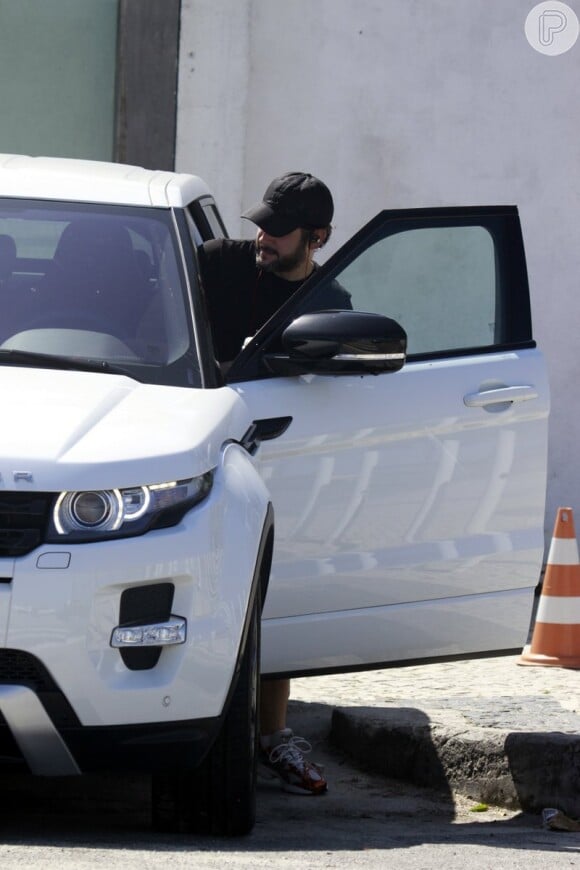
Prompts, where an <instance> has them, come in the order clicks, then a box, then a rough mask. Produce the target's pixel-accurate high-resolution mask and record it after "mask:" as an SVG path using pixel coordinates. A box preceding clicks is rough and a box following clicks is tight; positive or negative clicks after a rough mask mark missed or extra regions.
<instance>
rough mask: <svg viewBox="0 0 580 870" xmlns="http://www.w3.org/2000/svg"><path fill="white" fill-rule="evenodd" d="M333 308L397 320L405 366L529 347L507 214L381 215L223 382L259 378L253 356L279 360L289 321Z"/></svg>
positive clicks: (511, 219)
mask: <svg viewBox="0 0 580 870" xmlns="http://www.w3.org/2000/svg"><path fill="white" fill-rule="evenodd" d="M345 300H346V302H345ZM333 308H334V309H337V308H338V309H340V308H352V309H354V310H355V311H364V312H369V313H374V314H381V315H385V316H387V317H389V318H392V319H393V320H395V321H397V322H398V323H399V324H400V325H401V326H402V327H403V329H404V330H405V332H406V333H407V340H408V344H407V358H408V359H416V360H420V359H429V358H445V357H447V356H458V355H470V354H474V353H491V352H494V351H496V350H498V349H500V350H506V349H512V348H522V347H529V346H533V344H534V342H533V337H532V324H531V314H530V298H529V288H528V280H527V271H526V263H525V255H524V247H523V240H522V234H521V228H520V222H519V217H518V211H517V208H516V207H515V206H469V207H465V208H464V207H450V208H434V209H401V210H395V211H384V212H381V213H380V214H378V215H377V216H376V217H375V218H373V220H372V221H370V222H369V223H368V224H367V225H366V226H365V227H363V228H362V229H361V230H359V232H358V233H356V234H355V235H354V236H353V238H352V239H350V240H349V241H348V242H347V243H346V244H345V245H344V247H343V248H341V249H340V250H339V251H337V253H336V254H334V255H333V256H332V257H331V258H330V259H329V260H328V262H327V263H325V264H324V266H322V267H321V269H320V270H318V271H317V272H315V273H314V275H313V276H312V277H311V278H310V279H309V280H308V281H307V282H306V283H305V284H304V285H303V287H302V288H301V289H300V290H299V291H298V292H297V293H296V294H295V296H294V297H293V298H292V299H291V300H290V301H289V302H288V303H286V305H284V306H283V307H282V309H281V310H280V312H278V314H276V315H275V316H274V317H273V318H272V319H271V321H270V322H269V323H267V324H265V326H264V327H263V328H262V330H261V331H260V332H259V333H258V335H257V336H256V340H255V341H254V342H252V343H251V344H250V345H249V346H248V348H247V351H244V352H242V354H241V355H240V358H239V361H237V363H236V366H235V368H234V369H233V370H232V372H231V373H230V377H231V379H232V380H236V379H237V380H244V379H251V378H256V377H258V378H259V377H264V366H262V365H261V361H260V353H262V354H263V353H271V352H275V353H279V352H280V351H281V348H282V343H283V342H282V338H281V336H282V333H283V331H284V329H285V328H286V327H287V326H288V325H289V324H290V323H291V322H292V320H294V319H296V318H297V317H298V316H300V315H301V314H306V313H310V312H315V311H323V310H328V309H333Z"/></svg>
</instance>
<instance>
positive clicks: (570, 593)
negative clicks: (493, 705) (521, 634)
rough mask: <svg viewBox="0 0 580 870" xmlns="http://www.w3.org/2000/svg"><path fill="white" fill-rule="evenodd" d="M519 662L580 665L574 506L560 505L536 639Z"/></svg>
mask: <svg viewBox="0 0 580 870" xmlns="http://www.w3.org/2000/svg"><path fill="white" fill-rule="evenodd" d="M518 664H519V665H545V666H551V667H560V668H580V559H579V558H578V542H577V540H576V532H575V530H574V515H573V513H572V509H571V508H559V509H558V514H557V516H556V523H555V525H554V535H553V538H552V543H551V545H550V552H549V553H548V561H547V563H546V573H545V576H544V583H543V586H542V594H541V595H540V602H539V605H538V612H537V614H536V623H535V625H534V631H533V634H532V642H531V644H530V645H529V646H525V647H524V649H523V652H522V654H521V656H520V658H519V660H518Z"/></svg>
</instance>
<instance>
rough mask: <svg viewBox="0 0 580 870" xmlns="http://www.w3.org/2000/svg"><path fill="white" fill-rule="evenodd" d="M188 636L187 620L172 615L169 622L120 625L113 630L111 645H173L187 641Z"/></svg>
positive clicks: (116, 647)
mask: <svg viewBox="0 0 580 870" xmlns="http://www.w3.org/2000/svg"><path fill="white" fill-rule="evenodd" d="M186 637H187V622H186V620H185V619H183V618H182V617H181V616H172V617H171V619H169V620H168V621H167V622H155V623H153V624H151V625H132V626H127V625H120V626H117V628H115V629H114V630H113V634H112V635H111V646H112V647H114V648H115V649H120V648H121V647H140V646H172V645H173V644H178V643H185V640H186Z"/></svg>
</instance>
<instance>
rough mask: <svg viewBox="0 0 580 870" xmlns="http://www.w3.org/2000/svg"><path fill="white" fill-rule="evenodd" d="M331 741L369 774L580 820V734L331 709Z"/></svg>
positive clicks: (401, 712)
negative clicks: (556, 810)
mask: <svg viewBox="0 0 580 870" xmlns="http://www.w3.org/2000/svg"><path fill="white" fill-rule="evenodd" d="M330 740H331V741H332V742H333V743H334V744H335V745H336V746H337V747H339V748H340V749H342V750H343V751H345V752H346V753H347V754H349V755H350V756H351V757H352V758H353V760H355V761H356V762H358V763H359V764H361V765H363V766H364V767H368V768H370V769H372V770H373V771H376V772H379V773H382V774H384V775H386V776H389V777H393V778H395V779H402V780H406V781H408V782H412V783H414V784H416V785H421V786H429V787H431V788H436V789H439V790H443V791H446V792H447V793H450V792H452V791H455V792H457V793H460V794H463V795H465V796H467V797H470V798H472V799H473V800H475V801H477V802H482V803H489V804H494V805H496V806H504V807H509V808H511V809H522V810H527V811H532V812H538V811H540V810H542V809H543V808H544V807H558V808H559V809H560V810H562V811H563V812H564V813H566V814H567V815H569V816H571V817H574V818H577V817H579V816H580V785H579V783H580V736H578V735H576V734H562V733H559V732H534V733H527V732H521V731H506V730H499V729H493V728H478V727H472V728H469V729H467V730H466V729H465V727H463V728H462V729H459V728H456V727H454V725H453V724H452V725H451V726H449V725H437V724H433V723H432V722H430V720H429V718H428V716H427V715H426V714H425V713H423V712H422V711H420V710H417V709H410V708H403V709H394V708H393V709H387V708H385V709H375V708H361V707H357V708H335V709H334V710H333V713H332V724H331V731H330Z"/></svg>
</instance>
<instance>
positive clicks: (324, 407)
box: [232, 207, 548, 673]
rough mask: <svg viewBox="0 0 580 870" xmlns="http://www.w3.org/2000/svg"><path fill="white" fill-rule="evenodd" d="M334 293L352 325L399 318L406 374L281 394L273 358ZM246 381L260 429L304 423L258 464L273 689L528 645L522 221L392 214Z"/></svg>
mask: <svg viewBox="0 0 580 870" xmlns="http://www.w3.org/2000/svg"><path fill="white" fill-rule="evenodd" d="M333 284H334V285H335V284H339V285H340V286H341V287H342V288H343V289H345V290H347V292H348V293H349V294H350V297H351V302H352V306H353V308H355V309H356V310H366V311H374V312H377V313H381V314H386V315H388V316H389V317H394V318H395V319H397V320H399V322H400V323H401V324H402V325H403V326H404V327H405V329H406V330H407V333H408V337H409V348H410V351H411V353H410V356H409V358H408V361H407V363H406V365H405V367H404V368H403V369H402V370H401V371H400V372H398V373H395V374H383V375H379V376H373V375H366V376H363V377H353V376H342V377H340V376H338V377H323V376H314V375H305V376H302V377H284V378H275V377H267V376H266V373H265V371H264V369H263V368H262V367H261V364H260V360H261V354H263V353H264V352H267V351H268V350H269V349H271V348H272V347H274V348H278V349H279V347H280V338H279V336H280V332H281V330H282V329H283V328H284V326H285V324H287V323H289V322H291V320H292V319H293V317H295V316H297V314H299V313H303V312H305V311H313V310H317V309H318V308H319V307H320V300H322V299H324V298H329V296H328V291H329V289H331V287H332V285H333ZM232 375H233V378H232V379H233V380H234V381H235V382H236V383H235V385H234V386H235V389H237V390H238V391H239V393H240V395H241V396H242V397H243V398H244V400H245V401H246V402H247V403H248V405H249V407H250V409H251V413H252V415H253V417H254V419H256V420H258V419H266V418H271V417H291V418H292V422H291V424H290V426H289V427H288V429H287V430H286V431H285V432H284V434H283V435H281V436H280V437H279V438H277V439H274V440H272V441H267V442H264V443H263V444H262V445H261V447H260V449H259V451H258V454H257V457H256V459H257V461H258V462H259V464H260V467H261V470H262V474H263V477H264V480H265V481H266V484H267V486H268V487H269V490H270V492H271V494H272V500H273V504H274V509H275V515H276V541H275V553H274V565H273V570H272V578H271V583H270V588H269V592H268V596H267V600H266V605H265V611H264V653H263V658H264V665H263V668H264V671H265V672H266V673H268V672H276V673H280V672H284V671H288V672H302V673H304V672H308V671H309V670H324V669H332V668H343V667H360V666H365V665H370V664H372V663H379V662H380V663H385V662H389V661H395V660H397V661H398V660H401V659H414V658H417V657H429V656H438V655H456V654H458V655H460V654H469V653H470V652H481V651H491V650H494V649H495V650H497V649H505V648H510V647H513V645H514V639H516V640H515V643H516V644H517V643H518V642H520V643H521V644H523V643H524V641H525V637H526V632H527V628H528V621H529V616H530V612H531V606H532V597H533V596H532V592H531V590H532V589H533V587H534V586H535V585H536V583H537V580H538V577H539V572H540V567H541V560H542V553H543V517H544V498H545V485H546V453H547V416H548V385H547V380H546V374H545V367H544V363H543V360H542V357H541V354H540V353H539V351H538V350H537V349H536V348H535V345H534V342H533V340H532V335H531V321H530V315H529V297H528V289H527V278H526V272H525V260H524V256H523V247H522V242H521V233H520V230H519V221H518V218H517V212H516V210H515V209H513V208H505V207H504V208H500V209H449V210H445V209H437V210H431V211H429V212H427V211H413V212H396V213H389V212H385V213H383V214H382V215H380V216H378V217H377V218H376V219H375V220H374V221H373V222H371V224H369V225H368V227H367V228H365V229H364V230H363V231H361V232H360V233H359V234H357V236H355V238H354V239H353V240H352V241H351V242H350V243H349V244H348V245H347V246H345V249H343V250H342V251H341V252H339V253H338V255H335V257H333V258H332V260H331V261H329V263H328V264H327V266H325V267H324V268H323V269H322V270H321V271H320V274H319V275H318V276H317V277H316V278H315V279H314V280H311V281H309V282H308V283H307V284H306V285H305V286H304V287H303V288H302V290H301V291H299V293H298V294H296V296H295V297H294V299H293V300H292V301H291V302H290V303H289V304H288V305H286V306H285V307H284V309H282V310H281V311H280V312H279V313H278V315H276V316H275V317H274V318H272V320H271V321H270V323H269V324H266V326H265V327H264V328H263V329H262V331H261V332H260V333H258V335H257V336H256V337H255V339H254V340H253V341H252V342H250V345H249V346H248V348H247V349H246V350H245V351H244V352H243V353H242V354H241V355H240V357H239V358H238V360H237V362H236V363H234V367H232ZM244 376H245V377H244ZM526 589H527V590H529V594H526V592H525V590H526ZM490 597H491V599H492V600H494V599H495V600H496V603H495V612H496V614H497V618H495V619H493V618H492V619H491V621H490V613H493V612H494V606H491V605H490ZM526 602H527V603H526ZM397 614H398V616H397ZM431 616H432V629H431V630H429V631H426V625H429V622H430V617H431ZM399 618H400V619H401V620H402V621H401V625H404V626H405V628H404V631H402V630H401V629H398V630H396V631H395V630H394V628H393V620H395V621H396V620H397V619H399ZM365 626H366V627H368V631H365V628H364V627H365ZM389 626H390V628H389V630H388V631H387V630H386V629H387V627H389ZM312 631H314V632H315V633H316V639H312V637H311V632H312ZM361 631H363V632H364V638H362V637H359V634H360V632H361ZM517 638H519V639H520V640H519V641H518V640H517Z"/></svg>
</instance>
